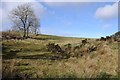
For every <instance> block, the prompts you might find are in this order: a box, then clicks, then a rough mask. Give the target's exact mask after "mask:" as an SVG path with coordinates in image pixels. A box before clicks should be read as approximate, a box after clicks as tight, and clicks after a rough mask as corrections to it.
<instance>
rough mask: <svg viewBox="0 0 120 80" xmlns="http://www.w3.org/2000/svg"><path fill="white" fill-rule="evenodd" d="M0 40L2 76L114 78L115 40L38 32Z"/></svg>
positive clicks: (116, 52) (116, 43)
mask: <svg viewBox="0 0 120 80" xmlns="http://www.w3.org/2000/svg"><path fill="white" fill-rule="evenodd" d="M3 36H4V35H3ZM108 38H109V37H108ZM0 43H1V44H2V74H3V78H4V79H5V78H8V77H9V78H21V79H25V80H26V79H29V78H116V77H117V72H118V42H115V41H113V42H111V43H109V41H106V40H105V39H104V38H102V39H101V40H97V41H96V39H86V38H74V37H62V36H51V35H42V34H39V35H37V36H36V35H32V36H31V38H26V39H22V40H15V39H8V40H7V39H3V40H2V41H1V42H0Z"/></svg>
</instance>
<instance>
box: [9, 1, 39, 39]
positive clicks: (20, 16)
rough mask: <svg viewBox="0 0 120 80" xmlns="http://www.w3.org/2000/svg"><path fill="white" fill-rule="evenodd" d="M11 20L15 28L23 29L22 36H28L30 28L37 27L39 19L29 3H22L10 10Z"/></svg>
mask: <svg viewBox="0 0 120 80" xmlns="http://www.w3.org/2000/svg"><path fill="white" fill-rule="evenodd" d="M10 17H11V20H12V22H13V24H14V27H16V29H17V30H22V31H23V33H24V34H23V37H26V36H28V34H29V31H30V29H34V28H35V29H36V28H38V27H39V21H38V18H37V17H36V15H35V13H34V10H33V8H32V7H31V4H28V3H27V4H22V5H19V6H17V7H16V8H14V9H13V10H12V11H11V14H10Z"/></svg>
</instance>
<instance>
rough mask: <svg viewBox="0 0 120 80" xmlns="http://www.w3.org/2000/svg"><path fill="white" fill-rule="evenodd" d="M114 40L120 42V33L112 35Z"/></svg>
mask: <svg viewBox="0 0 120 80" xmlns="http://www.w3.org/2000/svg"><path fill="white" fill-rule="evenodd" d="M111 37H112V38H114V39H115V40H118V41H120V31H118V32H116V33H115V34H113V35H111Z"/></svg>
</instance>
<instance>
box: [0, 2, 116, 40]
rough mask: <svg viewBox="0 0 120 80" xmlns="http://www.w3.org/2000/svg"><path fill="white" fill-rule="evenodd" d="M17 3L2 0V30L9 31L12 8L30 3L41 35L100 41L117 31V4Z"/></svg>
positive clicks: (0, 7)
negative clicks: (9, 16)
mask: <svg viewBox="0 0 120 80" xmlns="http://www.w3.org/2000/svg"><path fill="white" fill-rule="evenodd" d="M17 1H18V2H15V0H12V2H10V1H8V0H3V1H2V5H1V3H0V17H1V16H2V19H1V20H0V23H2V29H1V30H8V29H11V26H12V25H11V22H10V20H9V18H8V14H9V12H10V11H11V10H12V9H13V8H15V7H16V6H18V5H21V4H24V3H26V2H31V4H32V7H33V8H34V10H35V14H36V15H37V16H38V18H40V24H41V29H40V31H41V33H43V34H50V35H59V36H72V37H90V38H99V37H101V36H107V35H111V34H113V33H115V32H117V31H118V22H117V21H118V20H117V19H118V4H117V2H92V1H94V0H92V1H91V2H90V1H89V0H85V1H86V2H85V1H84V2H82V1H81V2H78V0H74V1H76V2H72V1H73V0H71V2H68V1H66V2H53V0H39V1H36V0H24V1H23V2H20V1H19V0H17ZM50 1H51V2H50ZM57 1H60V0H57ZM64 1H65V0H64ZM99 1H100V0H99ZM111 1H112V0H111ZM116 1H117V0H116ZM1 13H2V14H1Z"/></svg>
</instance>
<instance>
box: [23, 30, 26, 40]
mask: <svg viewBox="0 0 120 80" xmlns="http://www.w3.org/2000/svg"><path fill="white" fill-rule="evenodd" d="M23 37H24V38H25V37H26V29H24V35H23Z"/></svg>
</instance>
